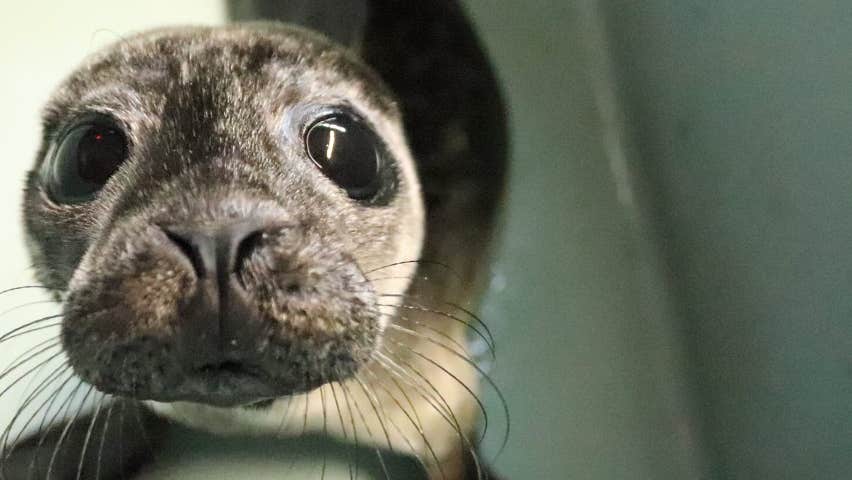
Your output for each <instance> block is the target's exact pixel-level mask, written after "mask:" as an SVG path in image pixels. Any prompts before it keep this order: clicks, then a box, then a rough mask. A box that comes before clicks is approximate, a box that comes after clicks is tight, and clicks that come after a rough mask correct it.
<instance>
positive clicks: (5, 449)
mask: <svg viewBox="0 0 852 480" xmlns="http://www.w3.org/2000/svg"><path fill="white" fill-rule="evenodd" d="M57 356H58V355H57ZM67 369H68V366H67V365H64V364H63V365H59V367H57V368H56V369H54V370H53V371H52V372H51V373H50V374H48V375H47V377H46V378H45V379H43V380H42V381H41V382H40V383H39V384H38V385H37V386H36V388H34V389H33V391H32V392H31V393H30V394H29V395H28V396H27V398H26V399H25V400H24V401H23V402H21V405H20V406H19V407H18V410H17V411H16V412H15V415H13V416H12V419H11V420H10V421H9V423H8V424H7V425H6V428H5V429H4V430H3V434H2V437H0V443H2V448H0V456H2V458H3V460H2V465H3V466H4V467H5V465H6V462H8V460H9V459H10V457H11V456H12V453H13V452H14V450H15V447H16V446H17V443H18V440H19V439H20V438H21V435H23V433H24V432H25V431H26V429H27V428H28V427H29V425H30V423H32V421H33V420H35V418H36V417H38V416H39V414H40V413H41V412H42V411H43V410H44V408H45V405H46V404H48V402H50V406H52V405H53V401H55V399H56V397H57V396H58V394H59V392H60V391H61V389H62V387H63V386H64V385H65V382H63V384H62V385H60V387H59V388H58V389H55V390H54V391H53V392H52V393H51V394H50V395H48V397H47V398H46V399H45V400H44V401H43V402H42V403H41V404H40V405H39V406H38V407H37V408H36V410H35V411H34V412H33V413H32V415H30V417H29V419H28V420H27V421H26V422H25V423H24V425H23V426H22V427H21V429H20V430H19V431H18V433H17V435H16V436H15V439H14V440H12V442H11V445H10V443H9V436H10V435H11V433H12V429H13V428H14V426H15V424H16V423H17V421H18V418H19V417H20V416H21V415H22V414H23V412H24V411H25V410H26V408H27V407H28V406H29V405H30V404H31V403H32V402H33V401H35V399H36V398H37V397H38V396H39V395H41V394H42V393H43V392H44V391H45V390H47V389H48V388H50V386H51V385H52V384H53V383H54V382H55V381H56V380H58V379H59V378H61V377H62V374H63V373H64V372H66V371H67ZM50 406H48V410H49V409H50ZM48 410H44V411H45V412H47V411H48ZM41 428H42V427H41V426H39V430H37V431H40V430H41ZM3 471H5V468H2V469H0V472H3ZM0 477H1V476H0Z"/></svg>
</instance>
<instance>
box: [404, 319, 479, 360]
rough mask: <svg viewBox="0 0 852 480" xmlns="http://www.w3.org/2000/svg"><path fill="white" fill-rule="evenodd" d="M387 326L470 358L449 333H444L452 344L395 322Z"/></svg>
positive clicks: (434, 331) (433, 330)
mask: <svg viewBox="0 0 852 480" xmlns="http://www.w3.org/2000/svg"><path fill="white" fill-rule="evenodd" d="M388 328H391V329H393V330H395V331H397V332H401V333H404V334H406V335H410V336H412V337H416V338H421V339H424V340H429V341H431V342H433V343H435V344H439V345H441V346H442V347H444V348H446V349H448V350H452V351H453V352H455V353H457V354H458V355H461V356H463V357H464V358H467V359H469V360H470V354H469V352H467V349H466V348H465V347H464V346H462V344H460V343H459V342H457V341H455V340H453V338H452V337H450V336H449V335H446V334H445V335H446V336H447V337H448V339H449V341H450V343H451V344H452V345H453V346H450V345H447V344H445V343H443V342H441V341H439V340H436V339H434V338H432V337H431V336H429V335H427V334H424V333H423V332H418V331H416V330H412V329H410V328H405V327H403V326H402V325H398V324H395V323H390V324H388ZM424 328H425V327H424ZM429 330H430V331H432V332H433V333H442V332H440V331H436V330H435V329H429ZM455 347H458V348H459V349H460V350H461V351H458V350H456V349H455Z"/></svg>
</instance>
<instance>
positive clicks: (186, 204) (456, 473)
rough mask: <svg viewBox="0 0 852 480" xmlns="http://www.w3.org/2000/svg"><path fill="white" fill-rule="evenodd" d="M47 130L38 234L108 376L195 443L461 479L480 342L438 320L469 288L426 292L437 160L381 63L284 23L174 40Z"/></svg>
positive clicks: (79, 359) (101, 380)
mask: <svg viewBox="0 0 852 480" xmlns="http://www.w3.org/2000/svg"><path fill="white" fill-rule="evenodd" d="M44 126H45V130H44V137H43V145H42V148H41V150H40V153H39V155H38V160H37V162H36V165H35V166H34V168H33V170H32V171H31V173H30V175H29V177H28V181H27V188H26V193H25V221H26V228H27V233H28V238H29V245H30V249H31V252H32V255H33V258H34V259H35V263H36V265H37V274H38V278H39V279H40V281H41V282H42V283H43V284H44V285H45V286H47V287H48V288H50V289H51V290H53V291H55V292H58V294H57V297H58V298H61V300H62V302H63V314H64V318H63V320H62V336H61V340H62V346H63V349H64V351H65V352H66V354H67V356H68V358H69V363H70V366H71V367H72V368H73V371H74V373H75V374H76V375H77V376H79V377H80V378H81V379H82V380H83V381H84V382H85V383H86V384H88V385H91V386H93V387H94V388H95V389H96V390H97V391H99V392H101V393H102V394H104V395H106V396H109V397H110V398H117V399H123V400H126V399H129V400H133V401H138V402H142V403H144V404H145V405H147V406H148V407H150V408H151V409H152V410H154V411H156V412H157V414H159V415H161V416H163V417H166V418H170V419H172V420H175V421H179V422H181V423H184V424H186V425H189V426H192V427H195V428H201V429H205V430H208V431H212V432H216V433H251V434H259V435H284V436H287V435H291V436H297V435H303V434H305V433H319V434H323V435H330V436H334V437H337V438H339V439H341V440H344V441H346V442H356V443H358V444H359V445H364V446H371V447H375V448H381V449H388V450H393V451H396V452H403V453H407V454H410V455H413V456H415V457H416V458H418V459H419V461H420V462H421V463H422V465H423V467H424V469H425V470H426V471H427V472H428V473H429V475H430V476H432V477H434V478H461V476H462V475H463V470H464V468H463V467H462V466H461V462H462V460H461V459H462V457H463V456H464V455H463V452H467V451H473V449H474V447H475V443H476V438H475V436H474V434H473V431H474V424H475V419H476V412H477V405H476V402H478V399H477V398H476V390H477V387H476V385H477V370H478V368H477V367H476V365H475V363H474V362H473V361H472V360H471V354H470V351H469V349H468V346H467V337H468V335H469V333H470V332H471V330H474V331H477V332H479V331H478V330H477V329H476V328H475V327H473V326H472V325H473V324H474V319H473V318H472V317H470V316H468V315H467V314H466V313H464V312H465V311H464V310H463V309H459V308H458V307H451V306H448V304H445V305H443V306H442V307H441V308H439V307H436V306H434V305H430V304H427V300H426V298H427V296H428V295H429V294H430V293H431V294H436V295H437V296H438V297H439V298H440V297H441V295H443V294H444V292H446V291H447V290H448V289H449V287H448V286H447V285H448V284H449V283H451V282H443V283H442V284H441V285H440V286H434V283H432V282H429V281H427V280H426V279H418V275H417V272H418V271H422V266H423V263H422V262H421V261H420V259H421V253H422V252H423V251H424V248H425V247H424V242H425V241H426V240H425V239H426V238H427V232H428V229H427V225H426V224H425V219H426V215H427V213H426V206H425V205H426V204H425V203H424V197H423V193H422V190H421V184H420V181H419V179H418V173H417V172H418V168H419V166H418V164H417V161H416V160H415V158H414V157H413V156H412V152H411V150H410V148H409V145H408V142H407V138H406V137H407V134H406V127H405V124H404V121H403V118H402V115H401V111H400V105H399V100H398V99H397V97H396V96H395V95H394V93H392V92H391V91H390V89H389V88H388V87H387V86H386V85H385V83H384V82H383V80H382V79H381V78H379V76H378V75H377V74H376V73H375V72H374V71H373V70H372V69H371V68H369V67H367V66H366V65H364V63H363V62H362V61H361V60H360V59H359V58H357V57H356V56H354V55H353V54H352V53H350V52H349V51H347V50H345V49H343V48H340V47H338V46H335V45H334V44H332V43H331V42H329V41H328V40H326V39H325V38H323V37H321V36H318V35H316V34H313V33H310V32H308V31H305V30H302V29H299V28H295V27H288V26H284V25H279V24H268V23H262V24H246V25H235V26H228V27H218V28H180V29H163V30H157V31H152V32H147V33H144V34H141V35H138V36H135V37H132V38H129V39H126V40H123V41H121V42H119V43H116V44H115V45H113V46H112V47H110V48H108V49H107V50H105V51H104V52H101V53H99V54H97V55H95V56H93V57H92V58H90V59H89V60H88V61H87V62H86V63H85V64H84V65H83V66H82V67H81V68H80V69H79V70H77V71H76V72H75V73H73V74H72V75H71V76H70V78H69V79H68V80H67V81H66V82H65V83H64V84H63V85H62V86H61V87H60V88H59V89H58V90H57V92H56V93H55V94H54V96H53V97H52V99H51V101H50V103H49V105H48V106H47V108H46V110H45V120H44ZM104 172H106V173H104ZM432 212H433V213H434V212H435V210H432ZM449 238H451V239H455V238H458V236H457V235H456V236H452V237H449ZM471 238H475V237H471ZM474 244H475V243H472V245H474ZM464 247H465V246H464V245H457V248H458V249H463V248H464ZM441 248H442V249H445V250H446V249H447V248H448V247H447V243H446V242H444V243H442V244H441ZM456 256H458V255H456ZM473 256H475V255H473ZM418 267H421V268H420V269H418ZM448 269H450V268H449V267H448ZM450 270H451V269H450ZM463 275H464V276H465V277H466V278H460V279H459V281H460V282H461V284H462V285H468V287H465V288H470V287H469V280H470V278H469V275H468V274H467V272H465V273H464V274H463ZM467 313H468V314H469V312H467ZM474 400H476V401H474ZM341 405H343V407H342V406H341ZM93 424H94V421H93ZM107 430H108V427H104V435H106V432H107ZM84 455H85V451H84V452H83V453H82V454H81V455H80V458H81V459H82V458H83V456H84ZM82 465H83V461H82V460H81V461H80V467H79V468H83V467H82ZM78 473H79V472H78ZM477 474H481V472H477Z"/></svg>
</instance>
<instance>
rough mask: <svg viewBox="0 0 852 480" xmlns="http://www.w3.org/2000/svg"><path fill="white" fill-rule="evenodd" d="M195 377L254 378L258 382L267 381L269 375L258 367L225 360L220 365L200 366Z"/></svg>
mask: <svg viewBox="0 0 852 480" xmlns="http://www.w3.org/2000/svg"><path fill="white" fill-rule="evenodd" d="M195 373H196V375H197V376H200V377H204V378H215V377H229V376H230V377H237V378H239V377H254V378H257V379H258V380H264V381H268V380H270V378H269V375H268V374H267V373H266V372H265V371H264V370H263V369H261V368H260V367H256V366H254V365H250V364H246V363H242V362H235V361H230V360H226V361H223V362H221V363H211V364H207V365H202V366H201V367H199V368H197V369H196V371H195Z"/></svg>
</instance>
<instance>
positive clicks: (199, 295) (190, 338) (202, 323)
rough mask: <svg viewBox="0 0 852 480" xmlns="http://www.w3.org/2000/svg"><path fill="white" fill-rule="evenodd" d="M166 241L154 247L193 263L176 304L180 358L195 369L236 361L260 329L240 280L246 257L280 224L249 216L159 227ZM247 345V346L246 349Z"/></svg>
mask: <svg viewBox="0 0 852 480" xmlns="http://www.w3.org/2000/svg"><path fill="white" fill-rule="evenodd" d="M160 228H161V229H162V230H163V232H164V233H165V236H166V238H167V239H168V241H166V242H163V243H162V244H160V245H159V248H162V249H166V250H171V251H170V252H167V254H171V255H174V256H183V257H184V259H185V260H186V261H188V262H189V264H190V265H191V266H192V268H191V269H188V270H190V271H191V272H192V273H193V274H194V275H195V284H196V288H195V291H194V292H193V293H191V294H190V296H189V297H188V298H186V299H185V300H184V302H182V303H183V307H182V308H181V309H180V317H181V323H182V329H181V330H182V332H183V335H182V336H183V337H184V338H183V339H182V341H181V342H180V343H181V345H180V349H179V351H180V353H181V354H182V356H183V362H184V364H185V365H187V366H189V367H190V368H193V369H197V370H206V371H209V370H211V369H215V368H216V367H217V366H219V365H230V366H231V367H232V368H229V369H223V370H228V371H230V370H237V368H236V367H237V366H239V363H240V362H241V361H243V360H244V358H245V357H246V356H248V355H250V354H251V350H252V348H253V345H254V344H255V343H256V339H257V338H258V336H259V335H261V334H262V321H261V320H260V318H259V312H258V311H257V309H256V308H255V307H254V306H253V305H252V297H251V295H250V293H249V292H247V291H246V288H245V285H244V283H243V282H242V281H241V280H240V274H241V272H242V270H243V266H244V264H245V260H246V258H248V256H250V255H251V253H252V252H253V251H254V250H255V249H256V248H257V247H258V245H259V242H260V240H261V238H263V236H264V235H268V234H269V233H270V232H272V231H280V230H281V227H280V226H271V225H270V223H269V222H268V221H264V220H262V219H259V218H254V217H249V218H245V219H239V220H234V221H221V222H216V223H213V224H208V225H200V226H186V225H169V226H161V227H160ZM245 350H248V351H245Z"/></svg>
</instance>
